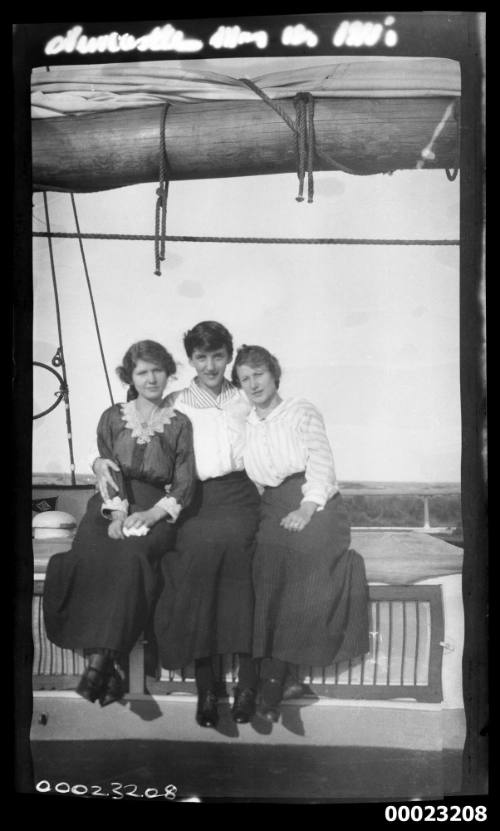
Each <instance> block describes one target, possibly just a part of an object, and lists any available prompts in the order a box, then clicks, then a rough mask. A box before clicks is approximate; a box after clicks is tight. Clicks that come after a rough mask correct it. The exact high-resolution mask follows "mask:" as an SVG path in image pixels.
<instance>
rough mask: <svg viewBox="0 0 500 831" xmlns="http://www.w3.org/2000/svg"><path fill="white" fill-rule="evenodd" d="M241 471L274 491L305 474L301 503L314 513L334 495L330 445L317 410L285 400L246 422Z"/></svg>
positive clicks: (296, 400) (297, 400)
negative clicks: (290, 478)
mask: <svg viewBox="0 0 500 831" xmlns="http://www.w3.org/2000/svg"><path fill="white" fill-rule="evenodd" d="M244 460H245V469H246V471H247V473H248V475H249V477H250V478H251V479H252V480H253V481H254V482H255V483H256V484H257V485H259V486H261V487H262V486H266V485H267V486H271V487H276V486H277V485H280V484H281V483H282V482H283V480H284V479H286V477H287V476H291V475H292V474H294V473H300V472H301V471H304V472H305V477H306V481H305V484H304V485H303V486H302V493H303V495H304V496H303V500H302V501H308V502H316V504H317V505H318V506H319V508H318V510H321V509H322V508H324V506H325V504H326V502H328V500H329V499H331V498H332V496H334V494H335V493H337V491H338V489H339V488H338V484H337V478H336V475H335V467H334V463H333V454H332V450H331V447H330V442H329V441H328V437H327V435H326V429H325V423H324V421H323V417H322V415H321V413H320V412H319V410H318V409H317V408H316V407H315V406H314V404H311V403H310V402H309V401H306V400H305V399H304V398H288V399H286V400H285V401H282V402H281V403H280V404H279V405H278V406H277V407H275V408H274V410H271V412H270V413H269V414H268V415H267V416H266V417H265V418H264V419H260V418H259V416H258V415H257V412H256V410H255V409H252V411H251V412H250V414H249V416H248V418H247V432H246V446H245V452H244Z"/></svg>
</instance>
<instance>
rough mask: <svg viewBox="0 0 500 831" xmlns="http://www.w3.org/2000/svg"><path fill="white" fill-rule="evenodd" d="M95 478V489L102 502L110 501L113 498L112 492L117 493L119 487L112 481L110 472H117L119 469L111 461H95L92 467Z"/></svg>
mask: <svg viewBox="0 0 500 831" xmlns="http://www.w3.org/2000/svg"><path fill="white" fill-rule="evenodd" d="M92 470H93V471H94V473H95V475H96V478H97V487H98V489H99V493H100V494H101V496H102V499H103V502H106V501H107V500H108V499H111V498H112V497H113V496H114V493H113V491H118V490H119V487H118V485H117V484H116V482H115V480H114V479H113V474H112V473H111V471H112V470H116V471H118V472H119V470H120V468H119V467H118V465H117V464H116V463H115V462H113V461H112V460H111V459H96V460H95V462H94V464H93V465H92Z"/></svg>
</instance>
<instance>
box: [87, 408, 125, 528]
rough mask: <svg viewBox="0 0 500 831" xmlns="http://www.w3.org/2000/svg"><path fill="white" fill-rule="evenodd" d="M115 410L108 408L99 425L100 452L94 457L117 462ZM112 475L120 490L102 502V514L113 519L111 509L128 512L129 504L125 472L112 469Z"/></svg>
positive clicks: (98, 445) (98, 440) (98, 447)
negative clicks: (113, 422) (114, 441)
mask: <svg viewBox="0 0 500 831" xmlns="http://www.w3.org/2000/svg"><path fill="white" fill-rule="evenodd" d="M112 419H113V411H112V410H106V411H105V412H104V413H103V414H102V416H101V418H100V419H99V424H98V425H97V450H98V453H97V455H96V456H95V457H94V461H95V459H96V458H98V457H99V458H102V459H111V461H113V462H116V459H115V458H114V455H113V431H112ZM111 473H112V476H113V478H114V480H115V482H116V484H117V485H118V492H117V493H116V494H115V495H114V496H113V497H110V498H109V499H106V501H105V502H103V503H102V507H101V514H102V515H103V517H105V519H111V511H123V512H124V513H126V514H128V509H129V504H128V500H127V498H126V493H125V486H124V482H123V474H122V472H121V471H116V470H113V471H111Z"/></svg>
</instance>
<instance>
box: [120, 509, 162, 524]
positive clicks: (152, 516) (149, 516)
mask: <svg viewBox="0 0 500 831" xmlns="http://www.w3.org/2000/svg"><path fill="white" fill-rule="evenodd" d="M165 516H166V511H162V509H161V508H158V507H157V506H156V505H153V507H152V508H150V509H149V511H135V512H134V513H133V514H130V516H128V517H127V519H126V520H125V522H124V526H125V528H128V529H130V528H142V527H143V526H146V528H152V527H153V525H156V523H157V522H159V521H160V519H163V517H165Z"/></svg>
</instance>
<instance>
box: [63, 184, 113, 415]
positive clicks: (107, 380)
mask: <svg viewBox="0 0 500 831" xmlns="http://www.w3.org/2000/svg"><path fill="white" fill-rule="evenodd" d="M70 196H71V205H72V207H73V215H74V217H75V225H76V230H77V232H78V242H79V243H80V253H81V255H82V262H83V268H84V271H85V279H86V281H87V287H88V290H89V295H90V305H91V306H92V314H93V315H94V323H95V330H96V334H97V341H98V343H99V351H100V353H101V361H102V365H103V367H104V375H105V377H106V383H107V385H108V391H109V397H110V399H111V403H112V404H114V403H115V402H114V400H113V393H112V392H111V384H110V382H109V375H108V368H107V366H106V358H105V357H104V349H103V347H102V340H101V332H100V329H99V323H98V320H97V312H96V308H95V303H94V295H93V292H92V286H91V284H90V277H89V271H88V268H87V260H86V258H85V251H84V250H83V242H82V235H81V232H80V223H79V221H78V214H77V211H76V203H75V197H74V194H73V193H71V194H70Z"/></svg>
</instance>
